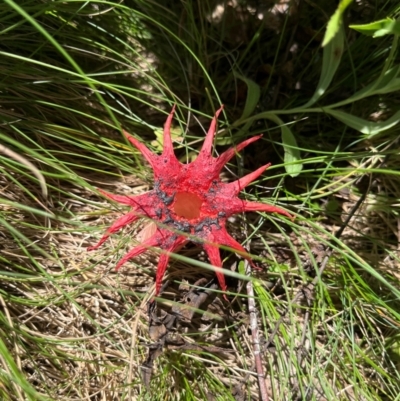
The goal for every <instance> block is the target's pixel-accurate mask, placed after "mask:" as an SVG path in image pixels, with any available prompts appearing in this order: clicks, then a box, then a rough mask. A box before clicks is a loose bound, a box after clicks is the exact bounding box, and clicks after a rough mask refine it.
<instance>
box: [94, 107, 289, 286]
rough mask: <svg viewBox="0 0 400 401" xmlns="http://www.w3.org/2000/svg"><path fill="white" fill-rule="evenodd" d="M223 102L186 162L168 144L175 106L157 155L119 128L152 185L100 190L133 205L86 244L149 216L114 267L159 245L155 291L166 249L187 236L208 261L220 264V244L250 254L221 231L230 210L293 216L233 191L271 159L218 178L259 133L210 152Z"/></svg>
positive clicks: (178, 244) (167, 253) (221, 279)
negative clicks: (149, 228)
mask: <svg viewBox="0 0 400 401" xmlns="http://www.w3.org/2000/svg"><path fill="white" fill-rule="evenodd" d="M222 108H223V106H221V108H220V109H219V110H218V111H217V112H216V113H215V117H214V118H213V120H212V122H211V126H210V129H209V130H208V133H207V136H206V138H205V141H204V144H203V147H202V148H201V150H200V153H199V155H198V157H197V159H196V160H195V161H194V162H192V163H189V164H182V163H181V162H179V161H178V159H177V158H176V157H175V154H174V149H173V147H172V141H171V134H170V127H171V122H172V118H173V115H174V112H175V106H174V107H173V109H172V111H171V113H170V115H169V116H168V118H167V121H166V123H165V126H164V148H163V152H162V154H161V155H156V154H154V153H152V152H151V151H150V150H149V149H148V148H147V147H146V146H145V145H143V144H142V143H141V142H139V141H138V140H137V139H135V138H133V137H132V136H131V135H129V134H128V133H127V132H125V131H124V134H125V136H126V138H127V139H128V140H129V142H130V143H131V144H132V145H133V146H135V147H136V148H137V149H138V150H139V151H140V152H141V153H142V155H143V156H144V157H145V159H146V160H147V161H148V162H149V163H150V165H151V167H152V168H153V171H154V189H153V190H151V191H149V192H147V193H145V194H142V195H137V196H129V195H113V194H110V193H107V192H105V191H103V190H99V191H100V192H101V193H102V194H103V195H104V196H106V197H107V198H110V199H112V200H114V201H116V202H118V203H122V204H124V205H128V206H130V207H131V208H132V209H131V211H130V212H129V213H127V214H125V215H124V216H121V217H120V218H119V219H117V220H116V221H115V222H114V224H112V225H111V227H110V228H109V229H108V230H107V231H106V233H105V234H104V235H103V237H102V238H101V239H100V241H99V242H98V243H97V244H96V245H94V246H91V247H89V248H88V250H94V249H97V248H98V247H100V246H101V245H102V244H103V242H104V241H105V240H106V239H107V238H108V237H109V236H110V235H111V234H113V233H115V232H116V231H118V230H120V229H121V228H122V227H125V226H126V225H128V224H130V223H133V222H134V221H135V220H137V219H139V218H141V217H146V218H148V219H151V220H152V221H153V222H155V223H156V224H155V232H154V233H153V234H152V235H151V236H150V237H149V238H147V239H145V240H144V241H143V242H142V243H141V244H140V245H138V246H136V247H134V248H133V249H131V250H130V251H129V252H128V253H127V254H126V255H125V256H124V257H123V258H122V259H121V260H120V261H119V262H118V264H117V266H116V269H117V270H118V269H119V268H120V267H121V266H122V265H123V264H124V263H125V262H127V261H128V260H129V259H132V258H134V257H135V256H138V255H140V254H141V253H143V252H145V251H146V250H147V249H148V248H150V247H158V248H161V249H162V250H163V251H164V252H162V254H161V255H160V260H159V262H158V267H157V273H156V294H158V293H159V291H160V288H161V282H162V278H163V276H164V273H165V270H166V268H167V264H168V261H169V258H170V253H171V252H174V251H176V250H177V249H179V248H180V247H181V246H182V245H184V244H185V243H186V242H187V241H189V240H190V236H192V237H193V238H196V240H198V242H199V243H201V246H202V247H203V248H204V250H205V251H206V253H207V254H208V257H209V259H210V262H211V264H212V265H213V266H215V267H217V268H222V261H221V256H220V253H219V245H224V246H227V247H230V248H232V249H235V250H237V251H239V253H240V255H241V256H243V257H244V258H246V259H248V260H249V261H250V255H249V254H248V253H247V252H246V251H245V249H244V248H243V247H242V246H241V245H240V244H239V243H238V242H237V241H235V240H234V239H233V238H232V237H231V236H230V235H229V234H228V232H227V231H226V228H225V223H226V220H227V218H228V217H229V216H232V215H233V214H236V213H241V212H249V211H263V212H267V213H279V214H282V215H284V216H287V217H289V218H291V217H292V216H291V215H290V214H289V213H288V212H286V211H285V210H282V209H280V208H278V207H276V206H272V205H268V204H265V203H258V202H248V201H245V200H242V199H240V198H238V197H237V195H238V194H239V192H240V191H241V190H242V189H243V188H245V187H246V186H247V185H248V184H249V183H251V182H252V181H254V180H255V179H256V178H257V177H258V176H259V175H261V174H262V173H263V172H264V170H266V169H267V168H268V167H269V166H270V163H268V164H266V165H265V166H262V167H260V168H259V169H257V170H256V171H254V172H252V173H250V174H248V175H246V176H244V177H242V178H240V179H239V180H237V181H234V182H231V183H224V182H222V181H221V180H220V178H219V174H220V172H221V170H222V168H223V167H224V166H225V164H226V163H228V161H229V160H231V159H232V157H233V156H234V155H235V154H236V152H239V151H240V150H242V149H243V148H244V147H246V146H247V145H249V144H251V143H253V142H255V141H257V140H258V139H259V138H260V137H261V135H258V136H254V137H252V138H249V139H247V140H245V141H244V142H242V143H240V144H239V145H237V146H236V147H235V148H231V149H228V150H227V151H226V152H224V153H222V155H221V156H219V157H213V156H212V155H211V151H212V144H213V139H214V135H215V132H216V125H217V118H218V115H219V114H220V112H221V110H222ZM158 223H159V224H158ZM196 242H197V241H196ZM250 262H251V261H250ZM216 274H217V278H218V281H219V285H220V286H221V289H222V291H226V284H225V278H224V274H223V272H222V270H218V269H217V270H216Z"/></svg>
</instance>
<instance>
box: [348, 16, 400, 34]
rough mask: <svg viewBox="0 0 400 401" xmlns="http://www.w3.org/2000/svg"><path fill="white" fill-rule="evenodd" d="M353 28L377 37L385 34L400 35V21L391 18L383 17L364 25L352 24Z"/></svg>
mask: <svg viewBox="0 0 400 401" xmlns="http://www.w3.org/2000/svg"><path fill="white" fill-rule="evenodd" d="M350 28H351V29H354V30H356V31H357V32H360V33H362V34H364V35H367V36H372V37H373V38H377V37H379V36H384V35H400V21H396V20H394V19H391V18H386V19H382V20H379V21H375V22H371V23H369V24H363V25H350Z"/></svg>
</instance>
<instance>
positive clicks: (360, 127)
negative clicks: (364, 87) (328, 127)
mask: <svg viewBox="0 0 400 401" xmlns="http://www.w3.org/2000/svg"><path fill="white" fill-rule="evenodd" d="M325 111H326V113H327V114H330V115H331V116H333V117H335V118H336V119H338V120H339V121H341V122H342V123H344V124H346V125H347V126H349V127H351V128H354V129H355V130H357V131H360V132H362V133H363V134H366V135H368V136H372V135H376V134H379V133H380V132H382V131H385V130H387V129H389V128H392V127H394V126H395V125H397V124H398V123H399V121H400V111H398V112H397V113H395V114H394V115H393V116H392V117H390V118H388V119H387V120H386V121H382V122H378V123H374V122H372V121H368V120H364V119H362V118H360V117H356V116H353V115H351V114H348V113H345V112H343V111H339V110H330V109H325Z"/></svg>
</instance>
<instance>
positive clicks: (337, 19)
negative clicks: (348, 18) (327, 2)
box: [322, 0, 353, 47]
mask: <svg viewBox="0 0 400 401" xmlns="http://www.w3.org/2000/svg"><path fill="white" fill-rule="evenodd" d="M352 2H353V0H342V1H341V2H340V3H339V5H338V8H337V9H336V11H335V13H334V14H333V15H332V17H331V18H330V20H329V22H328V25H327V27H326V32H325V36H324V40H323V41H322V47H324V46H326V45H327V44H328V43H329V42H330V41H331V40H332V39H333V38H334V37H335V36H336V34H337V33H338V32H339V29H340V28H341V25H342V18H343V13H344V11H345V10H346V8H347V7H348V6H349V5H350V4H351V3H352Z"/></svg>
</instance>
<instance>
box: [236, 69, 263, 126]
mask: <svg viewBox="0 0 400 401" xmlns="http://www.w3.org/2000/svg"><path fill="white" fill-rule="evenodd" d="M234 75H235V77H236V78H238V79H240V80H242V81H243V82H244V83H245V84H246V85H247V98H246V104H245V106H244V110H243V113H242V116H241V117H240V119H241V120H244V119H245V118H247V117H249V116H251V115H252V114H253V111H254V109H255V108H256V107H257V104H258V101H259V100H260V87H259V86H258V85H257V84H256V83H255V82H254V81H252V80H251V79H248V78H245V77H243V76H241V75H239V74H238V73H236V72H234Z"/></svg>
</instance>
